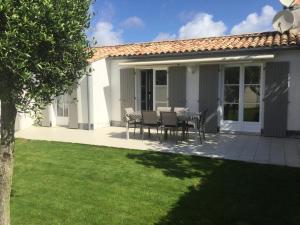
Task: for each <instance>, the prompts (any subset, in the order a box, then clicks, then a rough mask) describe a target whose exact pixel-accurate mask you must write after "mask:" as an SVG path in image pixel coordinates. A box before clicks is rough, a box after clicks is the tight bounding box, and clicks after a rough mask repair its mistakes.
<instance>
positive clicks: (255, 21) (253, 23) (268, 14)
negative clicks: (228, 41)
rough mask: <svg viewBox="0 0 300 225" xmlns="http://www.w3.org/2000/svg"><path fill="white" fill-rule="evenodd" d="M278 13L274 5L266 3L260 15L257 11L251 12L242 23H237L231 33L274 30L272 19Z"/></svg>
mask: <svg viewBox="0 0 300 225" xmlns="http://www.w3.org/2000/svg"><path fill="white" fill-rule="evenodd" d="M275 14H276V11H275V10H274V8H273V7H272V6H269V5H266V6H264V7H263V8H262V12H261V14H260V15H258V14H257V13H251V14H249V15H248V16H247V18H246V19H245V20H244V21H242V22H241V23H239V24H237V25H235V26H234V27H233V28H232V30H231V33H232V34H242V33H251V32H263V31H269V30H273V28H272V20H273V18H274V16H275Z"/></svg>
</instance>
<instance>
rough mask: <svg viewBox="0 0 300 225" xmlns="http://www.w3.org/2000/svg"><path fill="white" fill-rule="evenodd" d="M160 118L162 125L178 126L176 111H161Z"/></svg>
mask: <svg viewBox="0 0 300 225" xmlns="http://www.w3.org/2000/svg"><path fill="white" fill-rule="evenodd" d="M160 119H161V124H162V125H164V126H178V120H177V115H176V112H161V113H160Z"/></svg>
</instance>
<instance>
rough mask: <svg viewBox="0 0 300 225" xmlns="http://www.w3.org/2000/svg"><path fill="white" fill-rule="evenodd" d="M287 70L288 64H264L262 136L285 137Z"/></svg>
mask: <svg viewBox="0 0 300 225" xmlns="http://www.w3.org/2000/svg"><path fill="white" fill-rule="evenodd" d="M289 68H290V64H289V62H269V63H267V64H266V81H265V98H264V105H265V109H264V129H263V134H264V136H268V137H285V136H286V130H287V107H288V76H289Z"/></svg>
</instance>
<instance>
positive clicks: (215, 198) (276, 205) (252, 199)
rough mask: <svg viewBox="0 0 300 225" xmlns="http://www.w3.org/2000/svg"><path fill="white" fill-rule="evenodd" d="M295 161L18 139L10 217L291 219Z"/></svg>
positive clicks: (161, 223)
mask: <svg viewBox="0 0 300 225" xmlns="http://www.w3.org/2000/svg"><path fill="white" fill-rule="evenodd" d="M299 210H300V169H293V168H285V167H276V166H263V165H256V164H247V163H238V162H232V161H222V160H212V159H205V158H200V157H193V156H183V155H174V154H162V153H155V152H145V151H134V150H123V149H113V148H106V147H95V146H87V145H78V144H64V143H55V142H43V141H26V140H18V141H17V146H16V161H15V171H14V179H13V197H12V225H102V224H103V225H125V224H127V225H148V224H149V225H150V224H153V225H154V224H155V225H166V224H168V225H177V224H184V225H192V224H201V225H292V224H295V225H296V224H297V225H298V224H299V223H300V222H299V221H300V213H299V212H300V211H299Z"/></svg>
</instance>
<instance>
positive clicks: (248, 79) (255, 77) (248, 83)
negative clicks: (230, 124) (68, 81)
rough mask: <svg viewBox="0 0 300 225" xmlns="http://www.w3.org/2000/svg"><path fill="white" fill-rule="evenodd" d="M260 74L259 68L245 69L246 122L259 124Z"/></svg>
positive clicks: (248, 67)
mask: <svg viewBox="0 0 300 225" xmlns="http://www.w3.org/2000/svg"><path fill="white" fill-rule="evenodd" d="M260 74H261V68H260V67H259V66H247V67H245V78H244V101H243V103H244V113H243V114H244V118H243V120H244V122H259V118H260V89H261V86H260V83H261V82H260V80H261V78H260Z"/></svg>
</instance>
